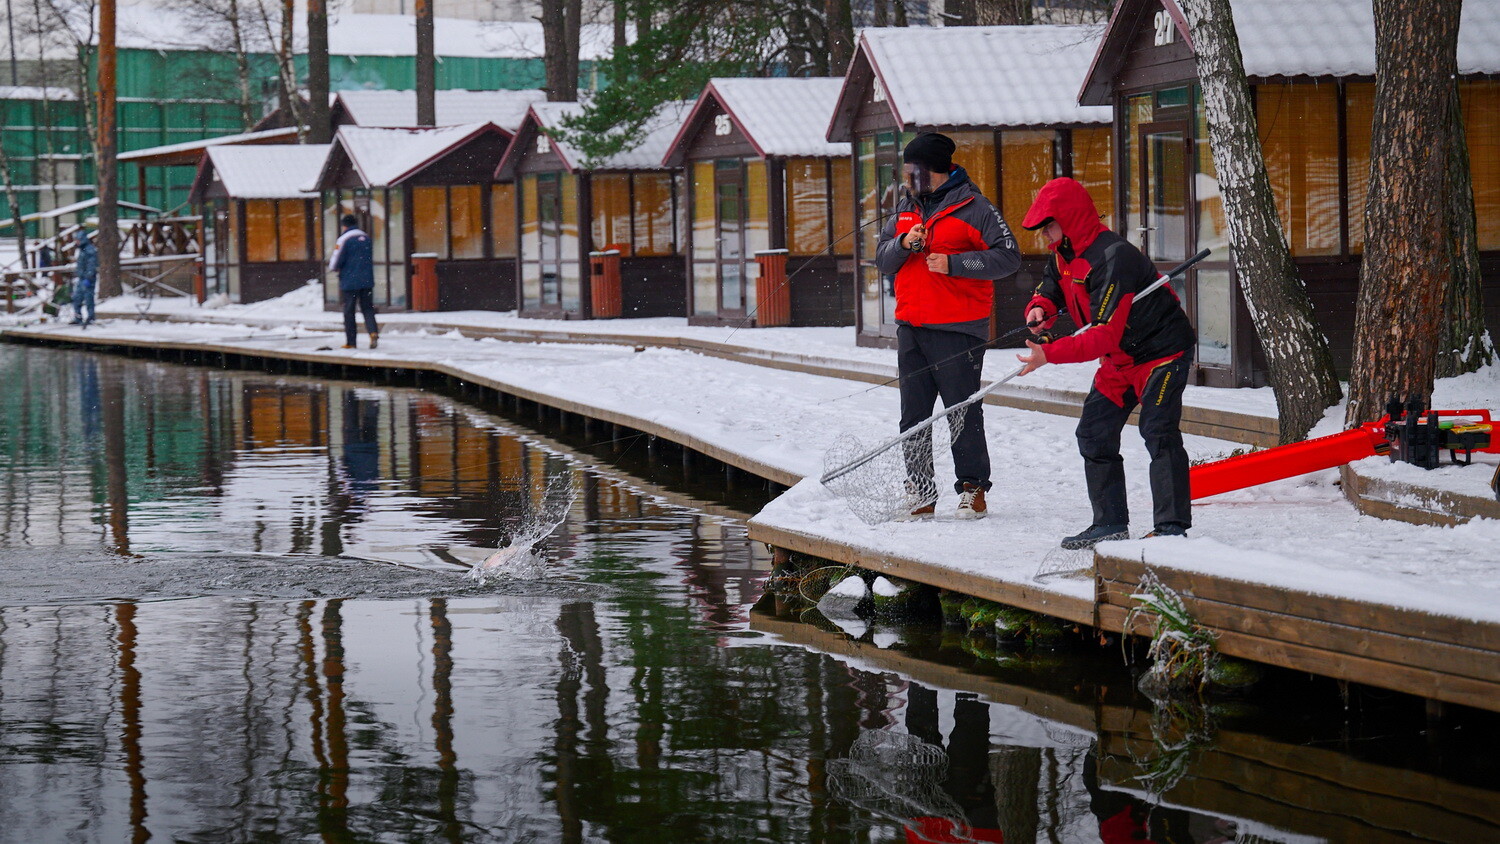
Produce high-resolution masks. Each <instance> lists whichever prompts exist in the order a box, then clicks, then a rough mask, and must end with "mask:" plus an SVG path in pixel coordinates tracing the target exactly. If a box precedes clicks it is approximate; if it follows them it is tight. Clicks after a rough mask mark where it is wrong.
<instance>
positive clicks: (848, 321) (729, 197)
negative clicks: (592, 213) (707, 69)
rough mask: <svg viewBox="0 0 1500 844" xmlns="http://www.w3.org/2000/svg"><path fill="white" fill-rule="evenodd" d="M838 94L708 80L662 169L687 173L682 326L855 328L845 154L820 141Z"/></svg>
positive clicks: (832, 87)
mask: <svg viewBox="0 0 1500 844" xmlns="http://www.w3.org/2000/svg"><path fill="white" fill-rule="evenodd" d="M840 86H841V81H840V80H839V79H836V78H827V79H801V78H775V79H714V80H711V81H710V82H709V83H708V86H707V87H705V88H704V89H703V93H702V94H701V95H700V96H699V97H698V101H697V103H695V104H694V105H693V110H692V111H691V112H690V113H689V115H688V118H687V121H686V122H685V123H684V124H683V126H682V129H681V131H680V132H679V133H678V135H677V137H676V139H674V140H673V142H672V146H671V148H670V149H669V151H668V153H667V156H666V158H665V160H664V161H663V163H664V164H666V165H667V166H670V167H684V168H685V169H686V171H687V190H686V195H687V197H688V199H689V201H688V204H689V206H690V208H689V219H690V220H691V221H692V225H691V227H690V228H689V235H688V241H689V244H690V247H689V248H688V249H687V250H686V252H687V254H686V256H685V258H684V260H685V262H686V267H687V277H688V278H689V279H690V282H689V283H688V285H687V296H688V302H689V310H688V320H689V322H691V323H692V324H694V325H718V324H725V325H736V326H738V325H799V326H800V325H853V324H854V308H853V303H852V301H851V298H850V296H849V285H850V283H851V280H852V279H853V277H854V265H853V261H852V259H853V254H854V252H853V247H854V244H853V240H852V238H849V237H848V236H847V235H848V234H849V233H850V231H851V230H852V229H853V225H854V212H853V194H852V190H853V189H852V187H851V184H852V178H853V170H852V168H851V167H850V164H849V144H847V143H833V142H830V141H828V140H827V139H826V137H825V136H826V134H827V130H828V118H829V115H831V114H832V112H833V104H834V101H835V100H836V99H837V98H838V94H839V88H840ZM789 275H790V279H788V276H789Z"/></svg>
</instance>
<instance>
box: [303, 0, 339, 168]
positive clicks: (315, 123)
mask: <svg viewBox="0 0 1500 844" xmlns="http://www.w3.org/2000/svg"><path fill="white" fill-rule="evenodd" d="M328 85H329V83H328V7H327V6H326V5H324V0H307V99H308V107H307V142H308V143H312V144H326V143H328V141H329V140H330V139H331V138H332V136H333V127H332V125H331V121H332V117H331V116H330V115H329V113H328Z"/></svg>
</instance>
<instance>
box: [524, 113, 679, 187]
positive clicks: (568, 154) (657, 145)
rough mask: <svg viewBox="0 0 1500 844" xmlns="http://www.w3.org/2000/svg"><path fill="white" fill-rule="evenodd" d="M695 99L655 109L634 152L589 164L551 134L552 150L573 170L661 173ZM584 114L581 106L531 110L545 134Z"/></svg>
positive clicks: (575, 150)
mask: <svg viewBox="0 0 1500 844" xmlns="http://www.w3.org/2000/svg"><path fill="white" fill-rule="evenodd" d="M692 106H693V101H692V100H675V101H672V102H667V103H663V104H661V105H660V106H658V107H657V109H656V114H655V115H653V116H652V118H651V119H650V120H649V121H647V123H646V126H645V130H644V135H643V137H642V139H641V142H640V143H639V144H637V145H636V146H635V148H634V149H629V150H626V151H625V152H621V153H618V154H616V155H612V156H610V157H609V158H606V159H604V160H602V161H586V160H585V159H584V156H583V152H582V151H581V150H579V149H578V148H577V147H575V146H573V145H572V144H569V143H567V142H566V141H563V140H561V139H559V138H553V137H552V136H550V135H548V137H549V138H550V139H551V141H552V147H553V149H555V150H557V153H558V155H560V156H562V159H563V161H565V162H567V165H568V167H569V168H570V169H576V168H580V167H582V168H585V169H589V170H660V169H662V163H661V162H662V159H663V158H665V157H666V155H667V149H668V148H669V147H670V146H671V145H672V141H673V139H675V138H676V137H677V131H678V130H679V129H681V128H682V122H683V121H684V120H686V119H687V116H688V112H689V111H690V110H691V109H692ZM582 111H583V104H582V103H547V102H543V103H536V104H534V105H532V107H531V113H532V114H533V115H535V117H536V121H537V125H538V126H539V127H540V128H541V129H542V130H543V133H544V134H545V133H546V129H548V128H549V127H555V126H558V125H559V124H561V122H562V120H563V119H564V118H566V117H570V116H572V115H575V114H578V113H580V112H582Z"/></svg>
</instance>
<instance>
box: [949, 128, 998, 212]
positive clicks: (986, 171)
mask: <svg viewBox="0 0 1500 844" xmlns="http://www.w3.org/2000/svg"><path fill="white" fill-rule="evenodd" d="M948 137H950V138H952V139H953V143H954V145H955V146H957V147H958V148H957V149H956V150H954V151H953V163H954V164H956V165H958V166H959V167H962V168H964V170H965V171H966V172H968V174H969V181H971V182H973V183H974V187H976V188H978V189H979V192H980V193H982V194H984V195H985V196H986V197H988V198H989V199H991V200H993V199H994V198H995V197H996V196H998V195H999V191H998V189H997V188H998V186H997V184H996V182H995V133H994V132H950V133H948Z"/></svg>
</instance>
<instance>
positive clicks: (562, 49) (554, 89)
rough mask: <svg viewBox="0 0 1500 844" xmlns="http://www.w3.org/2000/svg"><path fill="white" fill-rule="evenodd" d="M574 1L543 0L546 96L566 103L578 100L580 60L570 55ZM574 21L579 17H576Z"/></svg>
mask: <svg viewBox="0 0 1500 844" xmlns="http://www.w3.org/2000/svg"><path fill="white" fill-rule="evenodd" d="M573 2H574V0H542V3H541V14H540V15H539V16H538V17H537V20H539V21H541V23H542V65H543V67H544V69H545V73H546V83H545V85H544V86H543V87H544V88H545V89H546V91H547V99H548V100H550V101H551V102H555V103H567V102H572V101H574V100H576V99H578V72H577V70H576V68H577V67H578V63H577V61H576V59H575V58H571V57H569V55H568V50H569V45H570V42H571V43H574V44H576V43H577V39H576V38H573V39H570V38H569V37H568V27H569V24H570V21H569V20H568V7H569V6H570V5H572V3H573ZM574 20H577V19H576V18H575V19H574Z"/></svg>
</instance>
